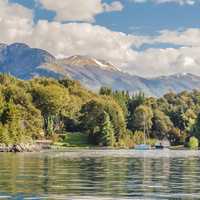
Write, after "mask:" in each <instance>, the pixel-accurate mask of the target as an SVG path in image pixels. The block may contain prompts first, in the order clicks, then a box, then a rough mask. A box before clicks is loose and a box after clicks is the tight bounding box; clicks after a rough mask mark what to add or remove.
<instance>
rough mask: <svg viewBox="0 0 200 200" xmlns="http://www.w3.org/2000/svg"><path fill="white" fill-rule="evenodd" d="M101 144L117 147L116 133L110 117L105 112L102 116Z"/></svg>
mask: <svg viewBox="0 0 200 200" xmlns="http://www.w3.org/2000/svg"><path fill="white" fill-rule="evenodd" d="M100 134H101V142H102V144H103V145H104V146H111V147H112V146H114V145H115V133H114V129H113V125H112V123H111V121H110V116H109V115H108V113H106V112H105V111H104V113H103V116H102V124H101V126H100Z"/></svg>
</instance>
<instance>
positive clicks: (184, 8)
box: [0, 0, 200, 77]
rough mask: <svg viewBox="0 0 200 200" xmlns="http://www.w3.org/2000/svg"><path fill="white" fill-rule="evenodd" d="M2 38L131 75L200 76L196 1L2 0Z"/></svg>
mask: <svg viewBox="0 0 200 200" xmlns="http://www.w3.org/2000/svg"><path fill="white" fill-rule="evenodd" d="M0 29H1V32H0V42H2V43H7V44H10V43H13V42H23V43H26V44H28V45H30V46H31V47H35V48H42V49H45V50H47V51H49V52H50V53H52V54H53V55H54V56H56V57H58V58H63V57H68V56H72V55H89V56H92V57H95V58H97V59H104V60H106V61H109V62H112V63H113V64H115V65H117V67H118V68H120V69H121V70H122V71H126V72H128V73H131V74H134V75H140V76H145V77H153V76H160V75H169V74H174V73H194V74H199V75H200V53H199V52H200V0H0Z"/></svg>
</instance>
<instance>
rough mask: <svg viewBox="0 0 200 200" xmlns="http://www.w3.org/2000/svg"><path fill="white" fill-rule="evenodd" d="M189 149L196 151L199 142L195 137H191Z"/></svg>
mask: <svg viewBox="0 0 200 200" xmlns="http://www.w3.org/2000/svg"><path fill="white" fill-rule="evenodd" d="M188 146H189V148H190V149H197V148H198V147H199V140H198V139H197V138H196V137H194V136H193V137H191V138H190V140H189V143H188Z"/></svg>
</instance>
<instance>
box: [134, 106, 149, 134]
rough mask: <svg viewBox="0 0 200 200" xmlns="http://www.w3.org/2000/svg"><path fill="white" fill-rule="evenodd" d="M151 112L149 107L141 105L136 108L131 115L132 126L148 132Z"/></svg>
mask: <svg viewBox="0 0 200 200" xmlns="http://www.w3.org/2000/svg"><path fill="white" fill-rule="evenodd" d="M152 118H153V112H152V109H151V108H150V107H147V106H144V105H141V106H139V107H137V108H136V110H135V112H134V116H133V122H132V123H133V127H134V130H138V131H143V130H144V129H145V131H146V132H147V133H149V130H150V129H151V127H152V125H153V123H152Z"/></svg>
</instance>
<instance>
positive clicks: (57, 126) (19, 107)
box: [0, 74, 200, 147]
mask: <svg viewBox="0 0 200 200" xmlns="http://www.w3.org/2000/svg"><path fill="white" fill-rule="evenodd" d="M199 113H200V92H198V91H193V92H190V93H189V92H182V93H180V94H177V95H176V94H174V93H168V94H166V95H165V96H163V97H162V98H159V99H156V98H153V97H150V98H148V97H145V95H144V94H143V93H138V94H135V95H130V94H129V93H128V92H126V91H112V90H111V89H109V88H106V87H103V88H101V89H100V92H99V94H98V95H97V94H95V93H93V92H91V91H88V90H87V89H85V88H84V87H82V86H81V85H80V83H79V82H77V81H72V80H70V79H68V78H65V79H63V80H55V79H51V78H34V79H32V80H27V81H23V80H18V79H16V78H14V77H12V76H8V75H5V74H1V75H0V143H3V144H6V145H9V144H17V143H22V142H27V141H30V140H35V139H41V138H53V139H55V138H57V137H58V135H60V134H62V135H64V134H66V133H67V132H82V133H84V134H86V135H87V137H88V142H89V143H90V144H93V145H102V146H119V147H132V146H134V145H135V144H138V143H142V142H143V138H144V133H143V130H144V128H145V130H146V134H147V136H148V138H149V142H151V141H154V140H155V139H159V140H162V139H164V138H167V139H169V141H170V142H171V144H172V145H177V144H185V143H187V141H188V139H189V138H190V137H191V136H195V137H197V138H200V114H199Z"/></svg>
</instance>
